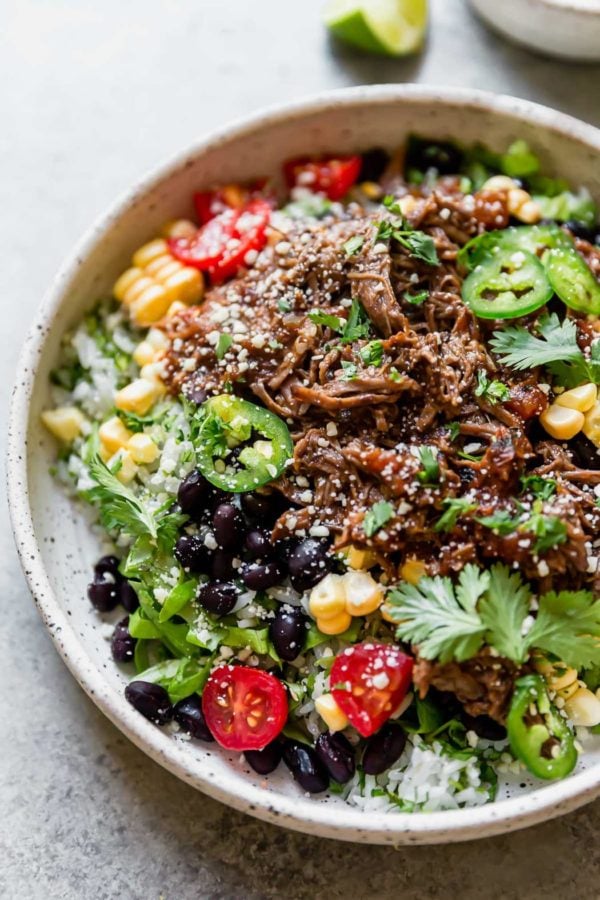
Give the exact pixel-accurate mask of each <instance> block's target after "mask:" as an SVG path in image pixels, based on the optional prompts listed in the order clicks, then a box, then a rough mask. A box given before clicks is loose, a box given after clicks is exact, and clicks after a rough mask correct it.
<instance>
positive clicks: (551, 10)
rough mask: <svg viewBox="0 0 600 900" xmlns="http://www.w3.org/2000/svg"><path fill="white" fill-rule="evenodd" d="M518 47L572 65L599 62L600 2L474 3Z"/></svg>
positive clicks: (534, 0)
mask: <svg viewBox="0 0 600 900" xmlns="http://www.w3.org/2000/svg"><path fill="white" fill-rule="evenodd" d="M471 5H472V6H473V8H474V9H475V10H477V12H478V13H479V15H480V16H481V17H482V19H484V20H485V21H486V22H487V23H488V25H490V26H491V27H492V28H494V29H495V30H496V31H499V32H500V33H501V34H503V35H504V37H507V38H508V39H509V40H511V41H513V42H514V43H516V44H522V45H523V46H525V47H529V48H531V49H532V50H537V51H538V52H539V53H543V54H544V55H547V56H557V57H559V58H562V59H568V60H572V61H573V62H592V61H594V60H600V0H471Z"/></svg>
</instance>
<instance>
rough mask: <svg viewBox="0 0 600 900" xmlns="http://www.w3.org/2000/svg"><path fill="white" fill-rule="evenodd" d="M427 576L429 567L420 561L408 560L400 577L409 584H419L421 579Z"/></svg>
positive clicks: (402, 568)
mask: <svg viewBox="0 0 600 900" xmlns="http://www.w3.org/2000/svg"><path fill="white" fill-rule="evenodd" d="M426 574H427V566H426V565H425V563H424V562H422V561H421V560H420V559H414V558H410V559H406V560H404V562H403V563H402V567H401V569H400V577H401V578H403V579H404V581H408V583H409V584H418V583H419V581H420V580H421V578H422V577H423V576H424V575H426Z"/></svg>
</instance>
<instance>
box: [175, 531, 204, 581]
mask: <svg viewBox="0 0 600 900" xmlns="http://www.w3.org/2000/svg"><path fill="white" fill-rule="evenodd" d="M175 557H176V559H177V560H178V561H179V562H180V563H181V565H182V566H183V568H184V569H187V570H188V571H190V572H200V573H205V572H207V571H208V569H209V568H210V564H211V552H210V550H209V549H208V547H207V546H206V544H205V543H204V535H203V534H182V535H181V537H180V538H179V539H178V540H177V543H176V544H175Z"/></svg>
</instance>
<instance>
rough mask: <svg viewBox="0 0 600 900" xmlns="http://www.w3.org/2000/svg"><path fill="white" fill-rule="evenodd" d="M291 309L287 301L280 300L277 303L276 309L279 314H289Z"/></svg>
mask: <svg viewBox="0 0 600 900" xmlns="http://www.w3.org/2000/svg"><path fill="white" fill-rule="evenodd" d="M291 308H292V304H291V303H290V301H289V300H285V299H283V298H282V299H281V300H278V301H277V309H278V310H279V312H289V311H290V310H291Z"/></svg>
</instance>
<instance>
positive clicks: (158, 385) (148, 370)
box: [140, 362, 167, 398]
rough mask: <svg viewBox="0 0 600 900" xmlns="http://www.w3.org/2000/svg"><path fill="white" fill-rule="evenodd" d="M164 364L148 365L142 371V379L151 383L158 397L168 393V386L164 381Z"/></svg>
mask: <svg viewBox="0 0 600 900" xmlns="http://www.w3.org/2000/svg"><path fill="white" fill-rule="evenodd" d="M162 371H163V370H162V364H161V363H160V362H157V363H156V362H152V363H148V364H147V365H145V366H142V368H141V369H140V378H143V379H144V380H145V381H149V382H150V384H152V385H153V386H154V388H155V390H156V396H157V398H158V397H162V396H164V395H165V394H166V393H167V386H166V385H165V383H164V381H163V380H162V377H161V376H162Z"/></svg>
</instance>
